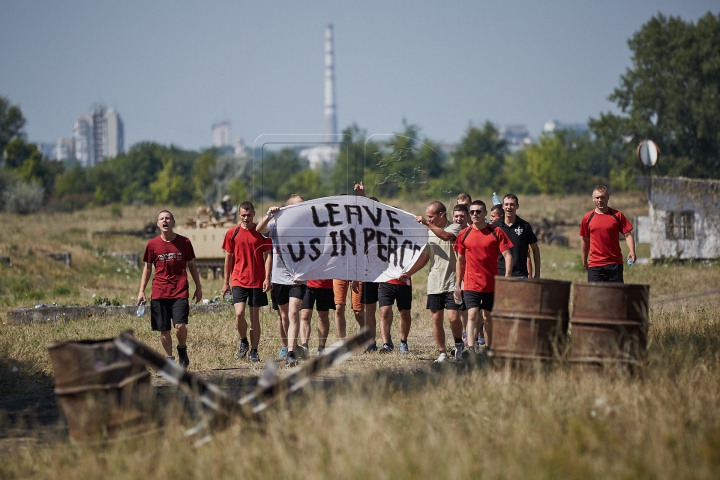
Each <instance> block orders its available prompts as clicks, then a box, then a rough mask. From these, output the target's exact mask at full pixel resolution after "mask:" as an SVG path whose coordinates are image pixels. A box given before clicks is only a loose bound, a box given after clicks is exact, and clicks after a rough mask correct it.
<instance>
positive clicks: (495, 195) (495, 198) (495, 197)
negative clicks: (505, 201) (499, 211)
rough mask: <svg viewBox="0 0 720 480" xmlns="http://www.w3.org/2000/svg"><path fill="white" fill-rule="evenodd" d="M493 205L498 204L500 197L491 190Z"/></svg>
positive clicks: (500, 201)
mask: <svg viewBox="0 0 720 480" xmlns="http://www.w3.org/2000/svg"><path fill="white" fill-rule="evenodd" d="M492 200H493V205H500V204H501V203H502V200H500V197H498V194H497V192H493V197H492Z"/></svg>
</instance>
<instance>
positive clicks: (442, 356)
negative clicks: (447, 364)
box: [400, 343, 447, 363]
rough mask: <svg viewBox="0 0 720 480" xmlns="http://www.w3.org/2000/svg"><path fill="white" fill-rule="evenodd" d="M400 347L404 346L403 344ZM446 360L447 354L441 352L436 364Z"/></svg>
mask: <svg viewBox="0 0 720 480" xmlns="http://www.w3.org/2000/svg"><path fill="white" fill-rule="evenodd" d="M400 345H402V343H401V344H400ZM445 360H447V354H446V353H445V352H440V355H439V356H438V357H437V358H436V359H435V363H443V362H444V361H445Z"/></svg>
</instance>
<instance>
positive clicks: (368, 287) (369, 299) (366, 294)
mask: <svg viewBox="0 0 720 480" xmlns="http://www.w3.org/2000/svg"><path fill="white" fill-rule="evenodd" d="M377 301H378V284H377V283H375V282H363V284H362V292H360V303H362V304H363V305H371V304H373V303H377Z"/></svg>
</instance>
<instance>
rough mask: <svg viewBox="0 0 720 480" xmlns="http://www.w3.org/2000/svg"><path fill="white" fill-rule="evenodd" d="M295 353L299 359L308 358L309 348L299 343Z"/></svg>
mask: <svg viewBox="0 0 720 480" xmlns="http://www.w3.org/2000/svg"><path fill="white" fill-rule="evenodd" d="M297 353H298V358H299V359H300V360H307V359H308V358H310V349H309V348H308V347H306V346H305V345H299V346H298V352H297Z"/></svg>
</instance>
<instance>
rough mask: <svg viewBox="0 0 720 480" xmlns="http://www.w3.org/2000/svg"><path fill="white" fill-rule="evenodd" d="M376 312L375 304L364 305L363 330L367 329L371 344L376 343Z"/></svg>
mask: <svg viewBox="0 0 720 480" xmlns="http://www.w3.org/2000/svg"><path fill="white" fill-rule="evenodd" d="M376 311H377V303H366V304H365V315H364V318H363V321H364V323H365V328H367V330H368V332H370V335H372V339H373V342H376V337H377V318H375V312H376Z"/></svg>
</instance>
